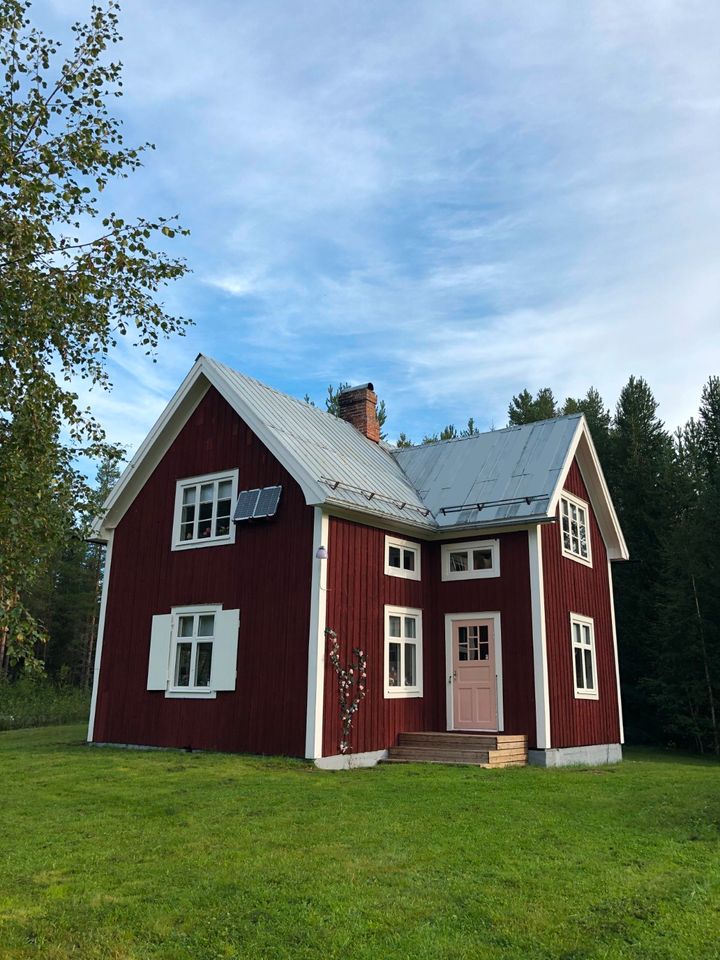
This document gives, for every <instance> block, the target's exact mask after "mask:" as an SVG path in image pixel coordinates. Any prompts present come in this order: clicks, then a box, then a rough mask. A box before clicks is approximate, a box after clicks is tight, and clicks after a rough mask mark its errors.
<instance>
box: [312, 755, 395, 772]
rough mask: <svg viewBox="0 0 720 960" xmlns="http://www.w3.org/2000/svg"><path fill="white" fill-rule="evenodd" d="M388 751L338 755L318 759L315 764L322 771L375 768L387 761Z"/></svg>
mask: <svg viewBox="0 0 720 960" xmlns="http://www.w3.org/2000/svg"><path fill="white" fill-rule="evenodd" d="M387 755H388V752H387V750H370V751H368V752H367V753H338V754H335V756H333V757H318V758H317V759H316V760H315V761H314V762H315V766H316V767H320V769H321V770H353V769H355V768H356V767H374V766H375V764H376V763H379V762H380V761H381V760H385V758H386V757H387Z"/></svg>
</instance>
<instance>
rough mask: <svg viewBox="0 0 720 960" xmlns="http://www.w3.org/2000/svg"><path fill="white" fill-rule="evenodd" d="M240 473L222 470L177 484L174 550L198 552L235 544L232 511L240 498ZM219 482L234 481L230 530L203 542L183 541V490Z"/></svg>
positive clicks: (205, 538) (203, 539)
mask: <svg viewBox="0 0 720 960" xmlns="http://www.w3.org/2000/svg"><path fill="white" fill-rule="evenodd" d="M238 473H239V471H238V469H237V468H235V469H234V470H220V471H219V472H218V473H206V474H203V475H202V476H199V477H183V478H182V479H181V480H178V481H177V482H176V484H175V506H174V513H173V532H172V546H171V549H172V550H197V549H201V548H202V547H215V546H219V545H221V544H227V543H235V524H234V523H233V521H232V511H233V510H234V509H235V504H236V502H237V497H238ZM218 480H230V481H232V490H231V493H230V499H231V503H230V530H229V531H228V533H227V534H225V535H224V536H222V537H203V538H202V540H181V539H180V519H181V516H182V499H183V490H184V489H185V488H186V487H194V486H197V485H198V484H201V483H210V482H211V481H218Z"/></svg>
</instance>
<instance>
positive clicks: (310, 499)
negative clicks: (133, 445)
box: [92, 354, 324, 540]
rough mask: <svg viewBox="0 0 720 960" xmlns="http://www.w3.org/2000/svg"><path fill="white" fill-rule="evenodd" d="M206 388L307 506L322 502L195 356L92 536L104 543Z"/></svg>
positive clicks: (314, 486)
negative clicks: (270, 458)
mask: <svg viewBox="0 0 720 960" xmlns="http://www.w3.org/2000/svg"><path fill="white" fill-rule="evenodd" d="M210 386H213V387H215V389H216V390H217V391H218V393H220V395H221V396H222V397H223V398H224V399H225V400H226V401H227V402H228V403H229V404H230V406H231V407H232V408H233V409H234V410H235V412H236V413H237V414H238V416H239V417H240V418H241V419H242V420H243V421H244V422H245V423H246V424H247V425H248V427H249V428H250V429H251V430H252V431H253V433H254V434H255V435H256V436H257V437H258V439H259V440H261V441H262V443H263V444H265V446H266V447H267V448H268V450H269V451H270V452H271V453H272V454H273V456H274V457H276V458H277V460H279V462H280V463H281V464H282V465H283V466H284V467H285V469H286V470H287V471H288V473H290V474H291V476H292V477H293V478H294V479H295V480H297V482H298V484H299V485H300V487H301V489H302V491H303V493H304V495H305V501H306V503H307V504H308V505H311V506H312V505H314V504H316V503H322V502H323V500H324V491H323V489H322V486H321V485H320V484H319V483H318V482H317V481H316V480H315V479H314V478H313V477H312V476H311V475H310V474H309V473H308V471H307V470H306V469H305V468H304V467H303V465H302V464H301V463H299V462H298V461H297V460H296V458H295V457H293V456H292V455H291V454H290V453H289V452H288V451H287V449H286V448H285V447H284V446H283V445H282V444H281V443H280V442H278V440H277V439H276V437H275V436H274V435H273V434H271V433H270V431H268V429H267V427H266V426H265V424H264V423H263V422H262V420H261V419H260V418H258V417H257V416H256V415H255V413H254V412H253V411H252V410H251V409H250V407H249V406H248V404H247V403H246V402H245V400H244V399H243V398H242V397H241V396H240V395H239V394H238V393H237V391H236V390H235V389H234V388H233V387H232V386H231V384H230V383H229V382H228V380H227V378H226V377H225V375H224V374H223V373H222V371H221V370H220V369H219V368H218V366H217V364H215V363H214V362H213V361H212V360H211V359H210V358H209V357H205V356H203V354H200V355H199V357H198V358H197V360H196V361H195V363H194V364H193V366H192V369H191V370H190V372H189V373H188V375H187V376H186V377H185V379H184V380H183V382H182V383H181V384H180V386H179V387H178V389H177V390H176V392H175V394H174V395H173V397H172V399H171V400H170V402H169V403H168V405H167V407H165V409H164V410H163V412H162V414H161V415H160V417H159V418H158V420H157V421H156V422H155V424H154V426H153V427H152V429H151V430H150V432H149V433H148V435H147V437H146V438H145V439H144V440H143V442H142V443H141V444H140V446H139V447H138V450H137V453H136V454H135V456H134V457H133V458H132V460H131V461H130V463H129V464H128V465H127V467H126V468H125V470H124V471H123V473H122V475H121V477H120V479H119V480H118V482H117V483H116V485H115V486H114V487H113V489H112V491H111V493H110V496H109V497H108V498H107V500H106V501H105V504H104V506H103V510H102V513H101V514H100V516H99V517H98V518H97V519H96V520H95V522H94V524H93V527H92V532H93V535H94V536H97V537H98V538H100V539H103V540H106V539H107V537H108V532H109V530H111V529H112V528H114V527H115V526H117V524H118V523H119V522H120V520H121V519H122V516H123V514H124V513H125V511H126V510H127V508H128V507H129V505H130V504H131V503H132V501H133V500H134V498H135V497H136V496H137V494H138V493H139V492H140V490H141V489H142V487H143V486H144V484H145V483H146V482H147V480H148V478H149V477H150V474H151V473H152V472H153V470H154V469H155V467H157V465H158V464H159V463H160V461H161V460H162V458H163V457H164V456H165V454H166V453H167V451H168V450H169V448H170V446H171V445H172V443H173V442H174V440H175V439H176V437H177V436H178V434H179V433H180V431H181V430H182V428H183V427H184V426H185V424H186V423H187V421H188V419H189V417H190V416H191V414H192V413H193V411H194V410H195V408H196V407H197V405H198V404H199V403H200V401H201V400H202V399H203V397H204V396H205V394H206V393H207V391H208V389H209V388H210Z"/></svg>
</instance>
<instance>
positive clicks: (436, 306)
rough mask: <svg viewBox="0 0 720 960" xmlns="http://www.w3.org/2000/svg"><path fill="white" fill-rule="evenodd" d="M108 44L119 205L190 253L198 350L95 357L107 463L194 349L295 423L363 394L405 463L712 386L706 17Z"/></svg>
mask: <svg viewBox="0 0 720 960" xmlns="http://www.w3.org/2000/svg"><path fill="white" fill-rule="evenodd" d="M82 6H83V5H82V4H79V3H77V2H75V0H72V2H70V0H68V2H65V0H54V2H53V3H52V4H50V3H49V2H48V3H46V4H45V5H44V6H43V5H41V6H40V8H39V9H41V10H43V9H44V10H45V11H46V13H47V16H48V17H49V18H52V19H53V20H54V21H55V22H58V21H59V20H61V19H62V18H63V16H66V17H67V18H68V19H69V18H70V17H71V16H76V15H80V12H81V7H82ZM68 11H69V13H68ZM123 33H124V35H125V37H126V40H125V44H124V47H123V50H122V59H123V61H124V62H125V65H126V66H125V80H126V87H125V89H126V97H125V98H124V100H122V101H119V103H120V109H121V110H122V111H123V117H124V120H125V126H126V131H127V136H128V138H129V139H130V140H137V141H142V140H145V139H148V138H149V139H152V140H154V141H155V142H156V143H157V146H158V150H157V151H156V152H155V153H154V154H152V155H151V156H149V157H148V165H147V167H146V168H145V170H144V171H143V172H142V173H141V174H140V175H139V176H137V177H135V178H133V179H131V180H130V181H128V183H127V184H126V185H123V186H122V187H120V188H118V191H119V192H118V201H117V202H118V204H120V203H122V205H123V209H124V208H125V207H126V206H127V207H128V208H130V210H137V211H143V212H148V213H154V212H156V211H157V212H174V211H176V210H177V211H180V212H181V214H182V219H183V221H184V222H185V223H187V224H188V225H189V226H190V228H191V229H192V237H191V238H190V240H189V241H187V242H185V243H184V244H183V249H184V251H185V252H186V254H187V256H188V258H189V260H190V262H191V264H192V266H193V269H194V274H193V276H192V277H191V278H189V279H187V280H184V281H183V282H182V283H180V284H178V285H176V287H175V288H174V289H172V290H171V291H170V292H169V293H168V303H169V304H170V306H171V307H172V308H173V309H175V310H177V311H178V312H180V313H184V314H190V315H192V316H193V317H194V318H195V320H196V327H195V328H194V329H193V330H192V331H190V332H189V334H188V337H187V338H186V339H184V340H181V341H176V342H175V343H174V344H172V345H171V346H169V347H168V349H167V350H166V349H163V350H162V352H161V354H160V356H159V358H158V363H157V364H156V365H151V364H149V363H148V361H146V360H145V359H143V358H142V357H137V356H136V357H134V358H133V359H132V360H131V359H129V357H128V351H124V352H121V353H120V354H119V355H118V357H117V359H116V361H115V365H114V369H113V373H114V378H115V382H116V383H117V384H118V388H119V389H118V391H117V393H116V394H114V395H111V396H110V397H107V398H104V400H103V403H102V404H101V410H102V414H103V416H104V417H105V418H106V420H107V423H108V428H109V429H110V431H111V433H112V435H113V437H114V439H117V440H119V441H122V440H123V439H127V437H128V436H132V437H133V438H135V437H137V436H138V434H140V433H141V432H142V431H143V429H145V428H146V427H147V426H149V425H150V422H151V419H152V417H153V416H154V415H155V412H156V409H157V404H158V403H159V402H161V400H162V399H166V398H167V397H168V396H169V395H170V393H172V391H173V389H174V387H175V386H176V385H177V383H179V381H180V379H181V378H182V375H183V374H184V372H185V371H186V369H187V368H188V367H189V366H190V364H191V363H192V360H193V359H194V356H195V355H196V353H197V352H199V351H200V350H202V351H203V352H206V353H210V354H213V353H214V354H216V355H217V356H218V357H220V358H221V359H223V360H224V361H226V362H228V363H230V364H234V365H235V366H237V367H238V368H240V369H243V370H246V371H247V372H249V373H251V374H253V375H255V376H258V377H260V378H261V379H265V380H267V381H268V382H271V383H272V384H273V385H275V386H278V387H279V388H281V389H287V390H288V391H290V392H293V393H295V394H297V395H303V394H304V393H305V391H306V390H307V391H309V392H310V393H311V394H313V395H315V396H316V397H318V399H319V398H320V397H322V396H323V395H324V391H325V387H326V385H327V383H328V382H331V381H338V380H340V379H343V380H353V379H358V380H360V379H364V378H370V379H372V380H373V381H374V382H375V384H376V385H377V387H378V389H379V391H380V393H381V395H383V396H384V397H385V398H386V400H387V402H388V407H389V409H390V414H391V429H392V431H393V432H395V433H397V432H398V431H399V430H402V429H405V430H407V431H408V432H410V433H411V434H412V435H414V436H416V437H417V436H421V435H422V434H423V433H424V432H429V431H432V430H433V429H435V428H437V426H438V425H440V424H442V423H446V422H449V421H455V422H459V421H461V420H463V419H465V418H466V417H467V416H468V415H470V414H473V415H475V416H476V417H477V418H478V420H480V421H481V422H483V424H487V425H489V424H490V423H494V424H496V425H499V424H502V423H503V422H504V420H505V417H506V408H507V403H508V401H509V399H510V397H511V396H512V394H514V393H517V392H518V391H519V390H520V389H522V388H523V387H525V386H528V387H529V388H530V389H532V390H536V389H537V388H538V387H540V386H543V385H545V384H549V385H551V386H552V387H553V388H554V389H555V391H556V393H557V394H558V395H559V396H561V397H564V396H565V395H577V394H580V393H583V392H584V391H585V390H586V389H587V387H588V386H589V385H590V384H594V385H595V386H596V387H598V388H599V389H600V391H601V393H603V395H604V396H605V398H606V400H607V402H608V403H613V402H614V400H615V398H616V397H617V393H618V391H619V389H620V388H621V386H622V384H623V383H624V382H625V381H626V380H627V377H628V375H629V374H630V373H636V374H642V375H644V376H645V377H646V378H647V379H648V381H649V382H650V384H651V386H652V387H653V389H654V390H655V392H656V395H657V397H658V399H659V400H660V402H661V414H662V415H663V416H664V417H665V419H666V420H667V421H668V422H669V423H670V424H671V425H673V426H674V425H676V424H677V423H679V422H681V421H683V420H684V419H685V418H686V417H687V416H689V415H690V414H691V413H692V412H693V411H694V409H695V408H696V406H697V400H698V397H699V392H700V388H701V385H702V383H703V381H704V380H705V379H706V377H707V376H708V375H709V374H710V373H713V372H715V373H717V372H718V371H719V370H720V323H719V322H718V318H719V314H720V282H718V279H717V276H718V272H717V267H716V264H717V262H718V259H719V258H720V250H719V249H718V248H719V246H720V234H719V233H718V230H717V223H718V222H719V221H720V167H719V166H718V164H717V156H718V154H719V153H720V106H719V104H720V101H719V100H718V96H717V90H718V89H720V58H718V57H717V49H718V43H719V41H720V7H717V8H716V6H715V5H712V4H701V3H685V2H680V0H642V2H638V3H633V4H627V3H625V2H622V0H602V2H600V0H598V2H596V3H591V4H587V5H578V4H576V3H574V2H573V0H553V2H550V3H544V4H523V5H520V6H517V5H515V6H513V5H498V4H490V3H485V2H481V3H478V2H476V0H454V2H452V3H450V4H437V3H434V2H431V0H427V2H423V0H412V2H410V0H401V2H399V3H395V4H391V5H388V4H383V3H380V2H376V0H370V2H362V3H361V2H355V0H351V2H346V0H343V2H340V0H330V2H328V3H323V4H318V5H313V4H310V5H303V6H300V5H297V4H293V3H291V2H289V0H287V2H281V3H276V4H266V3H260V2H253V0H251V2H248V3H245V4H242V5H240V6H238V5H237V4H235V3H233V2H231V0H212V2H209V3H207V4H205V5H204V6H203V7H202V9H200V8H199V7H198V5H197V4H195V3H192V2H190V0H172V2H170V0H158V2H156V3H153V4H129V5H127V7H126V9H125V10H124V11H123ZM134 391H137V396H138V399H139V402H138V404H137V405H135V406H134V408H133V409H134V411H135V415H134V416H133V413H132V411H129V410H128V409H127V404H128V397H130V396H133V395H134Z"/></svg>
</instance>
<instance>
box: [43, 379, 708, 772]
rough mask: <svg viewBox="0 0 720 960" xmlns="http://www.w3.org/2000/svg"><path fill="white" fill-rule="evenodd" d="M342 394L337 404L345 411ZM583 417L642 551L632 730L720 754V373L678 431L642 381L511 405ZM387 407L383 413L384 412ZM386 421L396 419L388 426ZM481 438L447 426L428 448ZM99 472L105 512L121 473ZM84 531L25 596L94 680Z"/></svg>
mask: <svg viewBox="0 0 720 960" xmlns="http://www.w3.org/2000/svg"><path fill="white" fill-rule="evenodd" d="M334 393H335V391H333V390H332V388H331V390H330V391H329V396H328V400H327V401H326V406H327V408H328V409H330V410H331V411H333V412H334V409H333V399H334ZM578 412H581V413H584V414H585V417H586V418H587V421H588V425H589V427H590V431H591V434H592V437H593V440H594V443H595V446H596V448H597V451H598V455H599V457H600V460H601V463H602V467H603V471H604V473H605V476H606V479H607V481H608V485H609V487H610V491H611V493H612V497H613V500H614V502H615V506H616V509H617V511H618V515H619V517H620V522H621V524H622V528H623V531H624V533H625V537H626V540H627V543H628V547H629V550H630V555H631V559H630V560H629V561H628V562H619V563H615V564H613V577H614V586H615V602H616V614H617V629H618V645H619V652H620V672H621V682H622V693H623V703H624V711H625V726H626V736H627V740H628V742H630V743H662V744H676V745H678V746H682V747H687V748H692V749H695V750H698V751H712V752H715V753H718V752H720V743H719V739H720V735H719V731H718V722H719V720H720V716H719V714H720V522H719V520H718V518H719V517H720V378H718V377H711V378H710V379H709V380H708V381H707V383H706V384H705V386H704V388H703V391H702V396H701V397H700V402H699V409H698V414H697V416H696V417H694V418H692V419H691V420H690V421H689V422H688V423H687V424H686V425H685V426H684V427H682V428H680V429H678V430H677V431H675V432H674V433H671V432H670V431H668V430H667V429H666V427H665V426H664V424H663V422H662V421H661V420H660V418H659V416H658V404H657V402H656V400H655V398H654V396H653V393H652V391H651V389H650V387H649V385H648V384H647V383H646V381H645V380H643V379H642V378H638V377H630V379H629V381H628V382H627V384H626V386H625V387H624V388H623V390H622V392H621V394H620V397H619V399H618V401H617V405H616V407H615V410H614V412H613V413H611V411H610V409H609V408H608V407H607V406H606V405H605V403H604V402H603V399H602V397H601V396H600V394H599V393H598V391H597V390H595V389H594V388H590V389H589V390H588V392H587V394H586V395H585V396H584V397H582V398H579V399H572V398H570V399H567V400H565V401H564V403H558V402H557V401H556V399H555V397H554V395H553V392H552V390H551V389H549V388H544V389H542V390H540V391H538V393H537V394H536V395H535V396H533V395H532V394H531V393H530V392H529V391H527V390H523V391H522V392H521V393H519V394H517V395H516V396H514V397H513V398H512V401H511V402H510V405H509V409H508V420H509V423H510V424H522V423H530V422H532V421H535V420H543V419H547V418H549V417H554V416H560V415H563V414H570V413H578ZM384 413H385V411H384V408H383V414H384ZM383 419H384V418H383ZM476 432H477V428H476V427H475V425H474V422H473V420H472V419H470V421H469V423H468V427H467V428H466V429H465V430H461V431H457V430H456V429H455V428H454V427H453V426H452V425H448V426H447V427H445V428H444V429H443V430H442V431H440V432H439V433H438V434H437V435H435V436H428V437H426V438H424V439H425V442H430V441H432V440H436V439H447V438H450V437H454V436H468V435H471V434H473V433H476ZM118 470H119V468H118V462H117V460H113V459H107V460H105V461H104V462H103V463H102V464H101V467H100V470H99V472H98V483H97V487H98V494H97V502H98V504H99V503H100V502H102V500H103V499H104V497H105V495H106V494H107V492H108V490H109V488H110V487H111V485H112V483H113V482H114V480H115V479H116V477H117V475H118ZM87 534H88V531H87V529H85V528H78V529H76V530H75V531H74V536H73V537H72V538H71V539H70V540H69V541H68V543H67V545H66V546H65V547H64V548H63V549H60V550H58V552H57V554H56V555H55V556H54V557H53V559H52V561H51V563H50V565H49V567H48V570H47V573H46V575H45V576H44V577H42V578H41V579H40V580H39V581H38V582H37V584H36V587H35V588H34V590H33V592H32V594H31V595H30V596H28V597H27V598H26V602H27V606H28V608H29V610H30V611H31V612H32V614H33V616H35V617H36V618H37V619H38V620H39V621H40V622H41V623H42V624H43V626H44V628H45V630H46V632H47V635H48V637H49V640H48V642H47V645H46V647H45V649H44V650H43V651H39V652H40V654H41V656H42V657H43V659H44V661H45V667H46V671H47V673H48V674H49V675H50V676H51V677H52V678H54V679H57V680H62V681H64V682H67V683H72V684H75V685H79V686H88V685H90V683H91V681H92V663H93V656H94V644H95V637H96V633H97V620H98V609H99V597H100V583H101V577H102V570H103V551H104V548H103V547H102V546H99V545H97V544H94V543H91V542H88V540H87V539H86V538H87Z"/></svg>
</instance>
